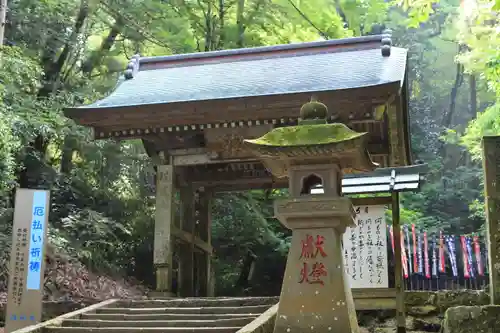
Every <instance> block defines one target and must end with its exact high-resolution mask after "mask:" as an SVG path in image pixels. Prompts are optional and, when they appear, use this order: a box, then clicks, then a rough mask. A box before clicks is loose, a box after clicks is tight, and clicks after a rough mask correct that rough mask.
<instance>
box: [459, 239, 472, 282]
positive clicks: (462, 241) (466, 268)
mask: <svg viewBox="0 0 500 333" xmlns="http://www.w3.org/2000/svg"><path fill="white" fill-rule="evenodd" d="M460 244H461V246H462V261H463V264H464V278H466V279H468V278H470V269H469V259H468V255H467V245H466V244H465V236H460Z"/></svg>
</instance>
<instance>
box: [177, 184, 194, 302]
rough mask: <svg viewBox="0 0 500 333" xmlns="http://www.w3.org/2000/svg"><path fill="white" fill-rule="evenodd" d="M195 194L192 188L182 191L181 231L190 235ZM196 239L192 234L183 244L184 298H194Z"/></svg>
mask: <svg viewBox="0 0 500 333" xmlns="http://www.w3.org/2000/svg"><path fill="white" fill-rule="evenodd" d="M193 195H194V193H193V189H192V188H191V187H189V186H188V187H183V188H181V189H180V201H181V231H185V232H188V233H190V232H191V231H192V228H193V226H194V196H193ZM193 241H194V238H193V236H192V234H191V236H190V237H187V239H186V241H183V242H182V244H181V251H180V253H179V257H180V271H181V273H180V274H181V278H180V288H179V289H180V294H181V296H183V297H189V296H193V286H194V281H193V280H194V279H193V278H194V276H193V269H194V258H193V246H194V243H193Z"/></svg>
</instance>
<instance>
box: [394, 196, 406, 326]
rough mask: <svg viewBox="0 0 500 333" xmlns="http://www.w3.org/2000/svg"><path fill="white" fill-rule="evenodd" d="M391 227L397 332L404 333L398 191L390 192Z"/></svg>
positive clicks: (403, 293)
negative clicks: (392, 233) (392, 231)
mask: <svg viewBox="0 0 500 333" xmlns="http://www.w3.org/2000/svg"><path fill="white" fill-rule="evenodd" d="M392 228H393V230H394V257H395V258H394V260H395V262H394V274H395V276H394V281H395V287H396V323H397V333H406V320H405V291H404V285H403V272H402V267H401V226H400V224H399V193H398V192H393V193H392Z"/></svg>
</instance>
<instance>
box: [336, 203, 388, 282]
mask: <svg viewBox="0 0 500 333" xmlns="http://www.w3.org/2000/svg"><path fill="white" fill-rule="evenodd" d="M354 209H355V210H356V224H357V227H355V228H347V230H346V232H345V234H344V239H343V253H344V267H345V270H346V273H347V276H348V279H349V280H350V281H349V282H350V286H351V288H388V287H389V277H388V267H387V234H386V230H387V229H386V222H385V206H359V207H354Z"/></svg>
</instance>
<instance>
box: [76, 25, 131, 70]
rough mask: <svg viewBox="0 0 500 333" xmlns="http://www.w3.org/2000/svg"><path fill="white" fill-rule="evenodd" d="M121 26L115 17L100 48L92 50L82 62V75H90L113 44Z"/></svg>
mask: <svg viewBox="0 0 500 333" xmlns="http://www.w3.org/2000/svg"><path fill="white" fill-rule="evenodd" d="M122 28H123V22H122V21H121V20H119V19H117V21H116V22H115V24H114V25H113V27H112V28H111V30H110V31H109V33H108V36H107V37H106V38H105V39H104V40H103V41H102V43H101V46H100V48H99V49H98V50H96V51H94V52H92V54H91V55H90V56H89V57H88V58H87V59H86V60H85V62H84V63H83V65H82V73H83V75H85V76H86V77H90V76H91V74H92V71H93V70H94V69H95V68H96V67H97V66H99V65H100V64H101V62H102V59H103V58H104V56H105V55H106V53H108V52H109V51H110V50H111V48H112V47H113V45H114V44H115V41H116V38H117V37H118V35H119V34H120V32H121V31H122Z"/></svg>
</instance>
